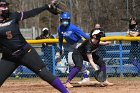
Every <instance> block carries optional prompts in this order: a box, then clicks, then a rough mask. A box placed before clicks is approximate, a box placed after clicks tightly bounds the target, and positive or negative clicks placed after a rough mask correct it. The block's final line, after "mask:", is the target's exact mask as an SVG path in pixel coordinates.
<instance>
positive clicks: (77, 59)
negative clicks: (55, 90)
mask: <svg viewBox="0 0 140 93" xmlns="http://www.w3.org/2000/svg"><path fill="white" fill-rule="evenodd" d="M102 34H103V33H102V32H101V31H100V30H99V29H95V30H94V31H93V32H92V33H91V34H90V39H87V40H85V41H84V42H83V43H82V44H81V45H80V46H79V47H78V48H77V49H75V50H74V52H73V54H72V59H73V62H74V64H75V67H74V68H73V69H72V70H71V71H70V73H69V75H68V78H67V81H66V84H65V86H66V87H67V88H71V87H73V86H72V85H71V84H70V82H71V80H72V79H73V78H74V77H75V76H76V74H78V72H79V71H80V70H81V69H82V65H83V60H85V61H88V62H89V63H90V64H91V66H92V67H93V68H94V70H95V75H94V76H95V79H96V80H97V81H99V82H104V83H105V84H107V85H113V83H110V82H108V81H107V80H106V64H105V62H104V61H103V60H102V59H100V57H99V56H98V55H96V53H95V52H96V49H97V48H98V47H99V45H109V44H110V43H111V42H109V41H106V42H101V41H100V38H101V36H102ZM96 64H97V65H98V66H99V68H98V66H97V65H96Z"/></svg>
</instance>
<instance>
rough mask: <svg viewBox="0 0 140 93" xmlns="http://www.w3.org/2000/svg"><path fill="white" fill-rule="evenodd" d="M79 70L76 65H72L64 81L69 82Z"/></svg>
mask: <svg viewBox="0 0 140 93" xmlns="http://www.w3.org/2000/svg"><path fill="white" fill-rule="evenodd" d="M79 71H80V69H78V67H74V68H73V69H72V70H71V71H70V74H69V76H68V79H67V81H66V83H67V82H70V81H71V80H72V79H73V78H74V77H75V75H76V74H77V73H78V72H79Z"/></svg>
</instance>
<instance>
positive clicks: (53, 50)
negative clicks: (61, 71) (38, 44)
mask: <svg viewBox="0 0 140 93" xmlns="http://www.w3.org/2000/svg"><path fill="white" fill-rule="evenodd" d="M51 48H52V61H53V75H56V71H55V69H56V65H55V49H54V46H53V45H52V47H51Z"/></svg>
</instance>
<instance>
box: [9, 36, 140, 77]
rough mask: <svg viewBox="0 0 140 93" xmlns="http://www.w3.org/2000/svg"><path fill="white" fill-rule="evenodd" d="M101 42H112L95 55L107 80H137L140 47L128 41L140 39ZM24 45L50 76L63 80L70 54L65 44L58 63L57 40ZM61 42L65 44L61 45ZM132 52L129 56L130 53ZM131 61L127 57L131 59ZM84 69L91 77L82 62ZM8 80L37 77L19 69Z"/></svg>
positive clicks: (79, 75)
mask: <svg viewBox="0 0 140 93" xmlns="http://www.w3.org/2000/svg"><path fill="white" fill-rule="evenodd" d="M101 40H103V41H108V40H109V41H116V43H115V44H110V45H108V46H100V47H99V49H98V52H97V53H98V54H99V55H100V57H102V58H103V60H104V61H105V62H106V65H107V75H108V77H137V76H139V73H140V62H139V60H140V59H139V56H140V49H139V48H140V45H139V44H138V45H137V46H135V45H133V46H132V45H131V44H130V42H131V41H139V40H140V37H126V36H113V37H104V38H102V39H101ZM28 42H29V43H30V44H31V45H32V46H33V47H34V48H35V49H36V50H37V52H38V54H39V55H40V57H41V59H42V60H43V62H44V63H45V64H46V67H47V68H48V69H49V70H50V71H51V72H52V73H53V74H54V75H57V76H59V77H67V75H68V73H69V71H70V69H71V67H72V66H71V65H72V59H70V58H71V53H72V52H71V51H69V48H68V47H69V46H67V44H65V46H64V49H65V50H64V53H63V55H62V56H61V60H56V56H57V52H58V51H59V50H58V47H57V43H58V39H44V40H28ZM44 42H45V43H48V46H46V47H42V46H41V44H42V43H44ZM64 42H65V41H64ZM131 52H133V53H131ZM130 53H131V55H132V57H133V58H131V60H130V57H131V55H130ZM84 65H85V66H86V68H87V69H88V70H89V71H90V77H93V76H94V70H93V69H92V67H91V65H90V64H88V63H87V62H84ZM81 76H82V73H79V74H78V75H77V77H81ZM11 77H16V78H17V77H18V78H19V77H20V78H24V77H27V78H32V77H37V76H36V75H35V74H34V73H33V72H32V71H30V70H29V69H27V68H26V67H24V66H19V67H18V68H17V69H16V70H15V71H14V73H13V74H12V75H11Z"/></svg>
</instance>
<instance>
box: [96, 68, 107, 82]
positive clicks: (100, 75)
mask: <svg viewBox="0 0 140 93" xmlns="http://www.w3.org/2000/svg"><path fill="white" fill-rule="evenodd" d="M94 77H95V79H96V80H97V81H99V82H104V81H105V80H106V72H104V71H101V70H96V71H95V72H94Z"/></svg>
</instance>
